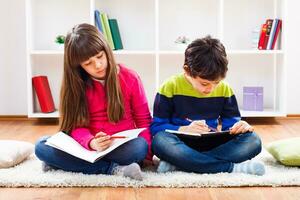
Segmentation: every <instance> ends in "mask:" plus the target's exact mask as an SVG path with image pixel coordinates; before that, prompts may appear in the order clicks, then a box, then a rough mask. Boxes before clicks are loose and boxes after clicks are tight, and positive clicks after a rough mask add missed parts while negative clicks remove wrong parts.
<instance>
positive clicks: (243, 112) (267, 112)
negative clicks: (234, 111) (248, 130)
mask: <svg viewBox="0 0 300 200" xmlns="http://www.w3.org/2000/svg"><path fill="white" fill-rule="evenodd" d="M240 111H241V115H242V117H284V116H286V114H285V113H283V112H280V111H276V110H272V109H265V110H264V111H246V110H240Z"/></svg>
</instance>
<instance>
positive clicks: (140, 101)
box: [71, 64, 152, 160]
mask: <svg viewBox="0 0 300 200" xmlns="http://www.w3.org/2000/svg"><path fill="white" fill-rule="evenodd" d="M119 66H120V71H119V74H118V76H119V81H120V86H121V90H122V93H123V100H124V109H125V113H124V116H123V118H122V119H121V120H120V121H119V122H117V123H110V122H109V121H108V117H107V96H106V93H105V89H104V86H103V85H102V84H101V83H100V82H99V81H96V80H93V87H91V88H88V89H87V91H86V97H87V102H88V109H89V114H90V124H89V127H78V128H75V129H73V130H72V132H71V136H72V137H73V138H74V139H75V140H76V141H77V142H79V143H80V144H81V145H82V146H83V147H84V148H86V149H89V150H92V149H91V148H90V146H89V144H90V141H91V140H92V139H93V138H94V136H95V135H96V134H97V133H98V132H100V131H102V132H104V133H106V134H108V135H113V134H115V133H117V132H120V131H124V130H128V129H134V128H146V130H144V131H143V132H142V133H140V137H143V138H145V140H146V141H147V143H148V155H147V159H149V160H151V158H152V153H151V139H152V138H151V133H150V129H149V126H150V123H151V115H150V111H149V107H148V103H147V98H146V95H145V91H144V87H143V84H142V82H141V80H140V78H139V76H138V74H137V73H136V72H134V71H133V70H131V69H128V68H126V67H125V66H124V65H122V64H120V65H119Z"/></svg>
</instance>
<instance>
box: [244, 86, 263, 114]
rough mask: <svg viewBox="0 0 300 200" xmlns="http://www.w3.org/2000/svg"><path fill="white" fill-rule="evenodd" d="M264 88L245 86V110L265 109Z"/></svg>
mask: <svg viewBox="0 0 300 200" xmlns="http://www.w3.org/2000/svg"><path fill="white" fill-rule="evenodd" d="M263 93H264V88H263V87H243V110H251V111H263V110H264V95H263Z"/></svg>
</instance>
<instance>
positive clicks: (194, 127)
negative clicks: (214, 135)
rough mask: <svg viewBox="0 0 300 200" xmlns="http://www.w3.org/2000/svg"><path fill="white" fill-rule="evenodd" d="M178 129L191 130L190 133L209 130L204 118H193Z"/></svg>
mask: <svg viewBox="0 0 300 200" xmlns="http://www.w3.org/2000/svg"><path fill="white" fill-rule="evenodd" d="M179 131H184V132H191V133H206V132H209V131H210V129H209V128H208V126H207V125H206V123H205V120H195V121H192V123H190V125H188V126H181V127H180V128H179Z"/></svg>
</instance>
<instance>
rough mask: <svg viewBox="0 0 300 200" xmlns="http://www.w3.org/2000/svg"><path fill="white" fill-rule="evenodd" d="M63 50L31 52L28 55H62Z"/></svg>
mask: <svg viewBox="0 0 300 200" xmlns="http://www.w3.org/2000/svg"><path fill="white" fill-rule="evenodd" d="M63 54H64V51H63V50H32V51H30V55H63Z"/></svg>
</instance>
